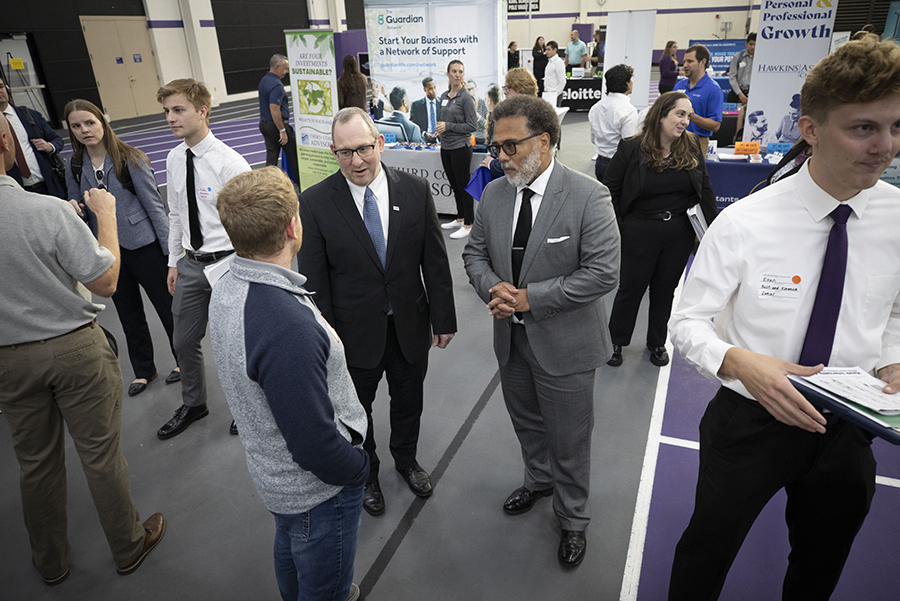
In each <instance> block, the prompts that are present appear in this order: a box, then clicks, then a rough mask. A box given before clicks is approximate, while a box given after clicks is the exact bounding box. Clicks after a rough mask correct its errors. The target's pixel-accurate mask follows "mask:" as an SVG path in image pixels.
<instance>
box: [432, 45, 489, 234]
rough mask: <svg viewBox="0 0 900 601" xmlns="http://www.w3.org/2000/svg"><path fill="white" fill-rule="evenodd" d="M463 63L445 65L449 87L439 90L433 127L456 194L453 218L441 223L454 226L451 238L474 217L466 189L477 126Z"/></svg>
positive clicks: (472, 202) (464, 231) (465, 230)
mask: <svg viewBox="0 0 900 601" xmlns="http://www.w3.org/2000/svg"><path fill="white" fill-rule="evenodd" d="M465 76H466V67H465V65H463V64H462V61H458V60H452V61H450V64H449V65H447V78H448V79H449V80H450V87H449V89H448V90H447V91H446V92H444V93H443V94H441V119H442V121H438V123H437V126H436V127H435V128H434V131H435V132H437V134H438V136H440V139H441V163H443V166H444V172H445V173H446V174H447V179H448V180H449V181H450V187H451V188H453V195H454V196H455V197H456V220H455V221H448V222H447V223H444V224H442V225H441V227H442V228H444V229H445V230H449V229H455V230H456V231H455V232H453V233H452V234H450V237H451V238H453V239H459V238H466V237H468V235H469V230H470V229H472V222H473V221H474V220H475V200H474V199H473V198H472V195H471V194H469V193H468V192H466V185H467V184H468V183H469V178H470V177H471V176H472V173H471V171H470V165H471V163H472V134H474V133H475V129H476V128H477V127H478V116H477V113H476V109H475V99H474V98H472V96H471V95H470V94H469V93H468V92H467V91H466V81H465Z"/></svg>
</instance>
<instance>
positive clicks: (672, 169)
mask: <svg viewBox="0 0 900 601" xmlns="http://www.w3.org/2000/svg"><path fill="white" fill-rule="evenodd" d="M692 112H693V108H692V107H691V101H690V99H688V97H687V96H686V95H685V94H683V93H682V92H667V93H665V94H663V95H662V96H660V97H659V99H657V101H656V102H655V103H654V104H653V106H652V107H650V110H649V111H648V112H647V116H646V118H645V119H644V128H643V131H642V132H641V133H640V134H638V135H636V136H634V137H632V138H628V139H625V140H622V141H621V142H619V148H618V149H617V150H616V154H615V155H613V157H612V161H611V162H610V164H609V168H608V169H607V170H606V175H605V176H604V177H603V183H604V184H606V186H607V187H608V188H609V192H610V194H611V195H612V202H613V207H614V208H615V210H616V218H617V219H618V221H619V231H620V233H621V235H622V264H621V269H620V272H619V291H618V293H617V294H616V300H615V303H614V304H613V310H612V314H611V315H610V318H609V332H610V335H611V337H612V343H613V356H612V358H611V359H610V360H609V364H610V365H612V366H618V365H621V364H622V347H623V346H628V344H629V343H630V342H631V335H632V332H633V331H634V324H635V321H636V320H637V314H638V309H639V308H640V305H641V299H643V298H644V292H645V291H646V290H647V288H648V286H649V288H650V316H649V323H648V325H647V348H648V349H649V350H650V362H651V363H653V364H654V365H657V366H663V365H666V364H667V363H668V362H669V355H668V353H667V352H666V347H665V344H666V322H667V321H668V320H669V314H670V313H671V312H672V297H673V294H674V292H675V286H676V285H677V284H678V280H679V278H680V277H681V274H682V273H683V272H684V268H685V265H687V260H688V257H689V256H690V254H691V250H692V249H693V248H694V239H695V235H694V230H693V228H692V226H691V223H690V221H689V220H688V217H687V215H686V212H687V210H688V209H689V208H690V207H692V206H694V205H696V204H699V205H700V208H701V209H702V211H703V216H704V217H705V218H706V221H707V223H711V222H712V220H713V219H715V217H716V213H717V210H716V196H715V194H713V190H712V186H711V185H710V183H709V175H708V174H707V172H706V163H705V161H704V157H703V153H702V152H701V150H700V143H699V141H698V139H697V136H696V135H694V134H692V133H690V132H688V131H686V129H687V126H688V124H690V116H691V113H692Z"/></svg>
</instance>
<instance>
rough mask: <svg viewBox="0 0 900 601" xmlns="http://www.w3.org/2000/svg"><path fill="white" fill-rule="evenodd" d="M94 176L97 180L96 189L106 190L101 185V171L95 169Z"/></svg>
mask: <svg viewBox="0 0 900 601" xmlns="http://www.w3.org/2000/svg"><path fill="white" fill-rule="evenodd" d="M94 176H95V177H96V178H97V189H98V190H106V186H105V185H104V184H103V169H97V170H96V171H95V172H94Z"/></svg>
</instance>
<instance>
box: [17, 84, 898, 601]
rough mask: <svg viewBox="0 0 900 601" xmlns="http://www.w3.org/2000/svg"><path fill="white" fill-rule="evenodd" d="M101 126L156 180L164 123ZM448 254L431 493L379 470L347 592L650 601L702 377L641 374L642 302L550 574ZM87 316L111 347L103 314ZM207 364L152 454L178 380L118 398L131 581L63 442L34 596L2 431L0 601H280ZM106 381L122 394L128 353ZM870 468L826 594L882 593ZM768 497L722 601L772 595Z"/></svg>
mask: <svg viewBox="0 0 900 601" xmlns="http://www.w3.org/2000/svg"><path fill="white" fill-rule="evenodd" d="M255 102H256V101H255V100H254V101H253V102H249V101H247V102H242V103H236V104H234V105H229V106H222V107H218V108H217V109H216V110H215V111H214V112H213V131H214V132H215V133H216V135H217V136H219V137H220V138H222V139H224V140H225V141H226V142H228V143H229V144H231V145H232V146H233V147H235V148H238V149H239V150H240V151H241V152H242V153H243V154H244V155H245V156H246V157H247V160H248V161H249V162H250V163H251V164H252V165H254V166H257V165H258V164H260V163H262V162H264V151H263V150H262V148H263V146H262V138H261V136H260V135H259V132H258V129H257V128H256V119H255V117H254V114H255V110H256V109H255ZM114 125H115V129H116V131H117V133H119V134H120V135H121V136H122V137H123V138H124V139H125V140H126V141H128V142H129V143H132V144H135V145H137V146H139V147H141V148H142V149H144V150H145V151H147V152H148V153H149V154H150V156H151V159H152V160H153V161H154V166H155V167H156V171H157V175H158V176H164V173H163V172H164V170H165V154H166V152H167V151H168V149H169V148H171V147H172V146H174V145H175V143H177V142H176V141H175V140H174V139H173V138H172V137H171V135H170V134H169V133H168V129H167V128H165V125H164V122H163V120H162V117H161V116H159V117H154V118H153V119H144V120H138V121H137V122H128V123H118V124H114ZM563 128H564V134H563V148H562V151H561V153H560V160H561V161H562V162H563V163H565V164H567V165H568V166H570V167H572V168H574V169H578V170H580V171H582V172H584V173H588V174H593V164H592V162H591V161H590V156H591V155H592V154H593V151H592V148H591V145H590V142H589V134H588V125H587V115H586V114H584V113H581V114H569V115H567V116H566V119H565V123H564V127H563ZM152 130H156V131H157V133H153V131H152ZM160 130H161V133H159V132H160ZM129 132H130V133H129ZM232 135H233V136H234V137H230V136H232ZM132 136H134V137H132ZM138 136H145V137H143V138H142V137H138ZM160 162H161V163H160ZM160 183H163V181H161V182H160ZM463 246H464V241H456V240H450V239H449V238H447V248H448V251H449V254H450V261H451V267H452V271H453V277H454V291H455V296H456V302H457V316H458V321H459V333H458V334H457V336H456V337H455V338H454V340H453V341H452V343H451V344H450V346H449V347H448V348H447V349H445V350H433V351H432V353H431V356H430V365H429V374H428V377H427V379H426V382H425V389H426V390H425V394H426V406H425V414H424V416H423V420H422V433H421V438H420V444H419V462H420V463H421V464H422V465H423V466H424V467H425V468H426V469H428V470H430V471H431V474H432V480H433V482H434V484H435V493H434V495H433V496H432V497H431V498H430V499H428V500H422V499H417V498H415V497H414V496H413V495H412V493H411V492H410V491H409V490H408V488H407V487H406V485H405V483H404V482H403V481H402V479H401V477H400V476H399V475H398V474H397V473H396V472H395V471H393V470H392V469H390V468H391V461H390V459H389V458H387V459H386V460H385V461H384V466H383V467H384V469H383V470H382V474H381V485H382V488H383V490H384V493H385V497H386V504H387V511H386V513H385V514H384V515H382V516H380V517H377V518H373V517H372V516H369V515H368V514H365V513H363V516H362V523H361V527H360V531H359V547H358V553H357V558H356V567H355V569H356V578H355V581H356V582H358V583H359V584H360V587H361V589H362V590H363V593H364V594H365V598H367V599H369V600H371V601H411V600H413V599H417V600H418V599H425V598H428V599H436V600H439V601H455V600H460V601H462V600H466V601H470V600H488V599H490V600H498V601H506V600H510V601H511V600H520V599H534V600H566V601H569V600H575V599H597V600H602V601H606V600H613V599H623V600H632V599H640V600H646V601H655V600H660V599H664V598H665V590H666V586H667V583H668V574H669V569H670V566H671V558H672V550H673V548H674V544H675V542H676V541H677V539H678V537H679V536H680V534H681V531H682V529H683V528H684V526H685V524H686V523H687V519H688V517H689V516H690V512H691V509H692V506H693V487H694V484H695V482H696V470H697V451H696V442H695V441H696V440H697V424H698V422H699V419H700V415H702V412H703V409H704V407H705V404H706V402H707V401H708V399H709V398H711V396H712V394H713V392H714V390H715V383H714V382H709V381H707V380H704V379H703V378H702V377H701V376H699V375H698V374H697V372H696V371H695V370H694V369H693V368H691V367H690V366H688V365H687V364H685V363H684V361H683V360H682V359H681V358H680V357H679V356H678V355H677V354H673V361H672V364H671V365H670V366H668V367H665V368H661V369H660V368H656V367H654V366H653V365H652V364H651V363H650V362H649V360H648V353H647V351H646V350H645V349H644V348H643V344H642V341H643V336H644V334H645V328H646V307H644V308H643V309H642V311H641V314H640V315H639V317H638V327H637V328H636V331H635V336H634V342H633V344H632V345H631V346H630V347H627V348H626V349H625V363H624V365H622V366H621V367H619V368H612V367H608V366H603V367H601V368H600V369H599V370H598V371H597V377H596V384H595V400H596V404H595V427H594V431H593V453H592V467H593V469H592V482H591V506H592V512H593V520H592V522H591V526H590V528H589V529H588V550H587V556H586V559H585V561H584V563H583V564H582V565H581V566H580V567H578V568H576V569H575V570H572V571H566V570H563V569H562V568H561V567H560V566H559V564H558V562H557V559H556V547H557V543H558V538H559V527H558V525H557V523H556V520H555V518H554V516H553V514H552V510H551V507H550V502H549V501H548V500H542V501H539V502H538V504H537V506H536V507H535V509H533V510H532V511H531V512H529V513H527V514H524V515H520V516H515V517H510V516H507V515H505V514H503V512H502V510H501V504H502V503H503V500H504V499H505V498H506V496H507V495H508V494H509V492H511V491H512V490H513V489H515V488H517V487H518V486H520V485H521V483H522V463H521V456H520V453H519V447H518V443H517V441H516V438H515V435H514V433H513V430H512V426H511V425H510V422H509V417H508V416H507V414H506V410H505V408H504V406H503V399H502V397H501V395H500V390H499V386H498V384H499V377H498V374H497V365H496V360H495V358H494V354H493V350H492V343H491V323H490V320H491V318H490V317H489V316H488V314H487V311H486V309H485V308H484V306H483V304H482V303H481V301H480V300H479V299H478V298H477V297H476V296H475V293H474V292H473V291H472V288H471V287H470V286H469V284H468V281H467V278H466V276H465V272H464V269H463V266H462V259H461V256H460V254H461V252H462V249H463ZM611 300H612V299H611V298H608V299H607V302H611ZM147 314H148V319H149V322H150V324H151V330H153V332H154V343H155V345H156V348H157V353H156V357H157V367H158V370H159V373H160V375H161V376H164V375H165V374H167V373H168V372H169V370H170V369H171V368H172V367H173V366H174V363H173V360H172V357H171V356H170V354H169V353H168V351H167V350H166V349H167V343H166V339H165V335H164V333H163V331H162V327H161V326H160V324H159V322H158V320H157V318H156V315H155V313H154V312H153V310H152V308H150V306H149V304H147ZM100 321H101V323H103V325H105V326H106V327H108V328H109V329H110V330H111V331H113V332H114V333H115V334H116V336H117V337H118V338H119V340H120V343H121V344H122V345H123V349H122V350H123V353H124V343H123V336H122V333H121V328H120V326H119V323H118V320H117V317H116V313H115V310H114V308H113V307H112V303H111V302H110V303H108V309H107V310H106V311H104V312H103V313H101V315H100ZM204 351H205V353H206V364H207V377H208V386H209V394H210V400H209V406H210V416H209V419H204V420H201V421H199V422H196V423H195V424H193V425H191V427H190V428H188V430H187V431H186V432H184V433H183V434H181V435H179V436H177V437H175V438H173V439H170V440H168V441H160V440H158V439H157V438H156V430H157V429H158V428H159V426H161V425H162V424H163V423H164V422H166V421H167V420H168V419H169V418H170V417H171V415H172V413H173V412H174V410H175V409H176V408H177V407H178V406H179V405H180V403H181V400H180V389H179V386H180V385H178V384H176V385H171V386H166V385H165V384H163V383H162V381H161V380H157V381H155V382H153V383H152V384H151V385H150V386H149V387H148V389H147V391H146V392H144V393H143V394H141V395H140V396H138V397H135V398H130V397H127V396H126V397H125V399H124V408H123V413H122V444H123V450H124V454H125V457H126V458H127V459H128V462H129V465H130V469H131V483H132V494H133V496H134V498H135V501H136V502H137V505H138V508H139V509H140V511H141V514H142V516H144V517H146V516H148V515H149V514H151V513H153V512H156V511H162V512H164V513H165V514H166V516H167V519H168V532H167V534H166V536H165V538H164V540H163V541H162V542H161V543H160V545H159V547H158V548H157V549H156V550H154V551H153V553H152V554H151V555H150V556H148V558H147V560H146V561H145V563H144V564H143V566H142V567H141V568H140V569H139V570H138V571H137V572H136V573H135V574H133V575H130V576H125V577H123V576H118V575H117V574H116V572H115V566H114V565H113V563H112V559H111V557H110V554H109V550H108V548H107V546H106V541H105V539H104V537H103V533H102V530H101V529H100V525H99V521H98V519H97V515H96V511H95V510H94V508H93V504H92V503H91V500H90V495H89V494H88V491H87V487H86V484H85V480H84V477H83V475H82V474H81V470H80V466H79V463H78V459H77V456H76V454H75V452H74V448H73V446H72V444H71V442H69V444H68V446H67V466H68V474H69V535H70V542H71V544H72V554H71V575H70V577H69V579H68V580H67V581H66V582H65V583H63V584H62V585H60V586H58V587H53V588H50V587H47V586H45V585H44V584H43V582H42V581H41V579H40V577H39V575H38V573H37V572H36V571H35V570H34V568H33V567H32V566H31V562H30V555H29V546H28V537H27V533H26V531H25V528H24V526H23V524H22V517H21V502H20V498H19V492H18V486H17V472H18V467H17V464H16V460H15V456H14V454H13V451H12V446H11V443H10V434H9V430H8V428H5V427H2V428H0V540H2V544H0V600H2V601H19V600H29V601H31V600H45V599H60V600H66V601H80V600H120V599H121V600H126V599H127V600H129V601H141V600H157V599H166V600H170V599H171V600H182V599H184V600H188V599H190V600H207V599H210V600H212V599H216V600H244V599H248V600H250V599H252V600H257V599H271V600H275V599H278V598H279V596H278V591H277V587H276V585H275V578H274V572H273V568H272V557H271V545H272V539H273V520H272V518H271V515H270V514H269V513H268V511H266V509H265V507H264V506H263V505H262V503H261V501H260V500H259V498H258V495H257V493H256V491H255V489H254V487H253V484H252V482H251V481H250V477H249V474H248V472H247V468H246V463H245V459H244V453H243V449H242V447H241V444H240V441H239V439H238V437H235V436H230V435H229V434H228V426H229V424H230V422H231V417H230V415H229V413H228V408H227V405H226V403H225V399H224V395H223V393H222V390H221V387H220V386H219V382H218V378H217V376H216V373H215V368H214V366H213V360H212V353H211V351H210V349H209V345H208V338H207V339H206V340H205V341H204ZM122 372H123V377H124V379H125V381H126V382H130V381H131V379H132V377H133V374H132V373H131V367H130V365H129V363H128V361H127V360H124V361H123V362H122ZM385 388H386V387H385V386H384V385H383V386H382V389H380V390H379V397H378V400H377V401H376V404H375V424H376V426H375V427H376V433H377V440H378V443H379V446H380V448H382V449H385V450H386V449H387V442H388V441H387V439H388V431H387V428H386V424H387V421H388V419H387V410H388V403H387V397H386V390H385ZM385 455H386V454H385ZM876 455H877V457H878V458H879V470H878V474H879V486H878V492H877V494H876V496H875V501H874V503H873V507H872V512H871V515H870V518H869V520H868V521H867V522H866V524H865V526H864V527H863V530H862V532H861V533H860V535H859V537H858V539H857V544H856V546H855V547H854V550H853V553H852V554H851V557H850V560H849V561H848V564H847V568H846V569H845V572H844V577H843V579H842V581H841V584H840V586H839V588H838V591H837V592H836V593H835V595H834V597H833V598H834V599H835V600H840V601H850V600H854V601H855V600H860V599H866V600H869V599H873V600H874V599H894V598H896V593H894V591H893V587H892V584H893V582H894V578H893V577H894V574H895V572H894V571H893V569H892V568H894V569H895V566H896V558H897V553H896V551H895V546H896V545H895V544H892V543H894V542H895V540H896V533H897V528H896V526H894V525H893V524H895V523H896V520H895V519H891V518H892V517H893V516H894V515H896V514H897V509H898V508H900V490H898V488H900V460H898V458H897V452H896V449H895V448H894V447H891V446H890V445H887V444H880V443H876ZM383 459H384V456H383ZM783 504H784V502H783V497H776V498H775V499H774V500H773V502H772V503H770V505H769V506H768V507H767V508H766V510H765V511H764V513H763V515H762V516H761V517H760V519H759V521H758V522H757V524H756V525H755V527H754V529H753V530H752V531H751V534H750V537H749V538H748V540H747V543H746V544H745V547H744V549H743V550H742V552H741V554H740V555H739V557H738V560H737V562H736V564H735V567H734V568H733V570H732V573H731V575H730V576H729V580H728V581H727V583H726V588H725V591H724V592H723V595H722V599H723V600H748V601H749V600H763V599H776V598H778V597H779V594H778V591H779V589H780V581H781V578H782V576H783V573H784V569H785V566H786V557H787V536H786V528H785V527H784V524H783V521H782V517H781V515H782V513H783Z"/></svg>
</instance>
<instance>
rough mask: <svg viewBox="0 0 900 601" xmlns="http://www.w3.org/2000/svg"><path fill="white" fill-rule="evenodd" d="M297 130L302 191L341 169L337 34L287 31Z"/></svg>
mask: <svg viewBox="0 0 900 601" xmlns="http://www.w3.org/2000/svg"><path fill="white" fill-rule="evenodd" d="M284 33H285V38H286V42H287V44H286V45H287V49H288V63H289V65H290V69H291V71H290V76H291V99H292V101H293V108H294V111H293V113H294V131H296V133H297V149H296V152H297V157H298V159H299V160H298V164H299V166H298V171H299V172H300V173H298V174H297V175H298V182H299V184H300V190H305V189H306V188H309V187H310V186H312V185H315V184H317V183H319V182H320V181H322V180H323V179H325V178H326V177H328V176H329V175H331V174H332V173H334V172H335V171H337V169H338V166H337V161H335V159H334V155H333V154H332V153H331V121H332V118H333V117H334V114H335V113H336V112H337V107H338V103H337V83H336V77H335V60H334V33H333V32H331V31H328V30H322V29H313V30H309V29H305V30H291V31H285V32H284Z"/></svg>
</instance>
